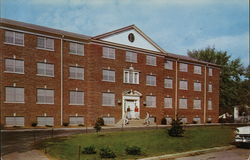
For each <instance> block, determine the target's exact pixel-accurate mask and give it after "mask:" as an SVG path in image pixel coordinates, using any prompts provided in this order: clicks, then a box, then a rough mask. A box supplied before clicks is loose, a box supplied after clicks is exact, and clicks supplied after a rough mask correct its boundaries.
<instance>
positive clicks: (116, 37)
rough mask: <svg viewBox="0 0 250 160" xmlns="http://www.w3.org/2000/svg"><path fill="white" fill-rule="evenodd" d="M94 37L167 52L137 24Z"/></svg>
mask: <svg viewBox="0 0 250 160" xmlns="http://www.w3.org/2000/svg"><path fill="white" fill-rule="evenodd" d="M93 39H96V40H102V41H107V42H111V43H117V44H121V45H126V46H130V47H135V48H141V49H145V50H151V51H155V52H165V51H164V50H163V49H162V48H160V47H159V46H158V45H157V44H156V43H154V42H153V41H152V40H151V39H150V38H149V37H148V36H147V35H145V34H144V33H143V32H142V31H141V30H140V29H139V28H137V27H136V26H135V25H131V26H128V27H124V28H121V29H118V30H115V31H112V32H108V33H105V34H102V35H99V36H96V37H93Z"/></svg>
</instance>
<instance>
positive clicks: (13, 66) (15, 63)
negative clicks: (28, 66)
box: [4, 58, 24, 74]
mask: <svg viewBox="0 0 250 160" xmlns="http://www.w3.org/2000/svg"><path fill="white" fill-rule="evenodd" d="M7 61H11V62H12V63H13V64H7ZM18 63H22V64H21V66H18ZM18 67H21V70H22V71H18V70H19V69H20V68H18ZM8 68H11V69H12V71H11V70H8ZM4 72H7V73H16V74H24V60H20V59H11V58H6V59H5V71H4Z"/></svg>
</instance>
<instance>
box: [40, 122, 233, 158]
mask: <svg viewBox="0 0 250 160" xmlns="http://www.w3.org/2000/svg"><path fill="white" fill-rule="evenodd" d="M232 140H233V129H232V127H227V126H224V127H223V128H222V127H192V128H187V129H186V132H185V134H184V137H177V138H175V137H169V136H168V134H166V129H155V130H144V131H123V132H110V133H99V135H97V134H96V133H90V134H81V135H75V136H70V137H67V138H55V139H49V140H47V141H45V142H43V143H42V144H41V145H40V146H44V145H47V146H48V147H47V152H48V154H49V155H50V156H51V157H53V158H55V159H59V160H77V157H78V146H79V145H81V146H82V147H86V146H89V145H94V146H95V147H96V148H97V149H99V148H101V147H103V146H109V147H110V148H111V149H112V150H113V151H114V152H115V153H116V155H117V158H116V159H136V158H142V157H148V156H155V155H163V154H168V153H175V152H184V151H189V150H196V149H202V148H210V147H215V146H224V145H229V144H230V143H231V142H232ZM131 145H136V146H140V147H141V148H142V151H143V155H142V156H127V155H126V154H125V151H124V150H125V148H126V146H131ZM87 159H88V160H94V159H100V157H99V154H98V153H97V154H95V155H86V154H81V160H87Z"/></svg>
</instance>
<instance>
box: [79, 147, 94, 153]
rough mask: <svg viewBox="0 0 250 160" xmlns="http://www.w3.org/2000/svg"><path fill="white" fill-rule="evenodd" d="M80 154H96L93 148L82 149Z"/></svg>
mask: <svg viewBox="0 0 250 160" xmlns="http://www.w3.org/2000/svg"><path fill="white" fill-rule="evenodd" d="M82 153H84V154H96V149H95V146H87V147H84V148H83V151H82Z"/></svg>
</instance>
